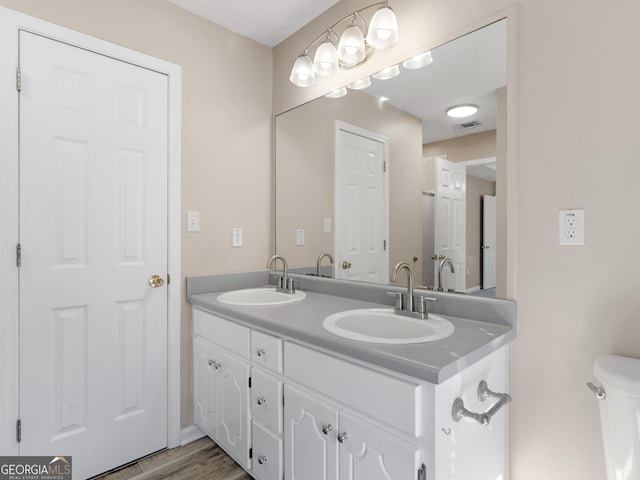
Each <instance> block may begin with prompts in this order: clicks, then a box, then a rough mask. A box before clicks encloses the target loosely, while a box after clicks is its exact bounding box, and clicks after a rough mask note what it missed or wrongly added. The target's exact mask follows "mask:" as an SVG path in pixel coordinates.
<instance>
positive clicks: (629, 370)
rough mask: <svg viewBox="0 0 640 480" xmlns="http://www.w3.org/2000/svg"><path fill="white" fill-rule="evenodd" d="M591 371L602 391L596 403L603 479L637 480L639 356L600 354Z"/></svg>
mask: <svg viewBox="0 0 640 480" xmlns="http://www.w3.org/2000/svg"><path fill="white" fill-rule="evenodd" d="M593 373H594V374H595V376H596V377H597V378H598V380H600V382H602V390H604V396H603V398H600V402H599V404H600V421H601V424H602V439H603V443H604V456H605V461H606V465H607V480H640V359H638V358H629V357H621V356H618V355H602V356H600V357H598V358H596V361H595V364H594V367H593Z"/></svg>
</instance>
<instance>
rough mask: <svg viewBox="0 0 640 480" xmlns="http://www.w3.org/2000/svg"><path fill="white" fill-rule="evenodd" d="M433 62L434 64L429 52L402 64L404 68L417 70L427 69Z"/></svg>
mask: <svg viewBox="0 0 640 480" xmlns="http://www.w3.org/2000/svg"><path fill="white" fill-rule="evenodd" d="M431 62H433V57H432V56H431V50H428V51H426V52H423V53H420V54H418V55H415V56H413V57H411V58H409V59H407V60H405V61H404V62H402V66H403V67H404V68H408V69H409V70H417V69H419V68H422V67H426V66H427V65H429V64H430V63H431Z"/></svg>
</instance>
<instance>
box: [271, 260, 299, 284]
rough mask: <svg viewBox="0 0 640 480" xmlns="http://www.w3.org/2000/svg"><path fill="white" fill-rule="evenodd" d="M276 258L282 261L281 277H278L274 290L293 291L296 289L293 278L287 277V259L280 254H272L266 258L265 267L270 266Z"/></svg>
mask: <svg viewBox="0 0 640 480" xmlns="http://www.w3.org/2000/svg"><path fill="white" fill-rule="evenodd" d="M276 260H281V261H282V277H280V278H279V279H278V283H277V284H276V291H278V292H284V293H295V292H296V289H295V287H294V286H293V278H289V266H288V265H287V260H286V259H285V258H284V257H282V256H280V255H274V256H273V257H271V258H270V259H269V260H267V268H269V269H270V268H271V267H272V266H273V264H274V263H275V262H276Z"/></svg>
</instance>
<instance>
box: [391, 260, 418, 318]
mask: <svg viewBox="0 0 640 480" xmlns="http://www.w3.org/2000/svg"><path fill="white" fill-rule="evenodd" d="M402 269H405V270H406V271H407V278H408V279H409V285H408V286H407V293H406V297H405V298H406V299H405V300H404V301H403V302H402V305H401V306H400V309H401V310H406V311H409V312H413V272H412V271H411V267H410V266H409V264H408V263H406V262H400V263H399V264H397V265H396V267H395V268H394V269H393V273H392V274H391V281H392V282H393V283H396V282H397V281H398V273H400V270H402Z"/></svg>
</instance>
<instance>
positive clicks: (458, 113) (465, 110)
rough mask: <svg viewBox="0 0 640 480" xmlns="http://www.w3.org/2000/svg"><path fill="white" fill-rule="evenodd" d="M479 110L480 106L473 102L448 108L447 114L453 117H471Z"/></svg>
mask: <svg viewBox="0 0 640 480" xmlns="http://www.w3.org/2000/svg"><path fill="white" fill-rule="evenodd" d="M477 112H478V106H477V105H472V104H470V103H469V104H465V105H455V106H453V107H449V108H447V115H448V116H449V117H452V118H464V117H470V116H471V115H473V114H474V113H477Z"/></svg>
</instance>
